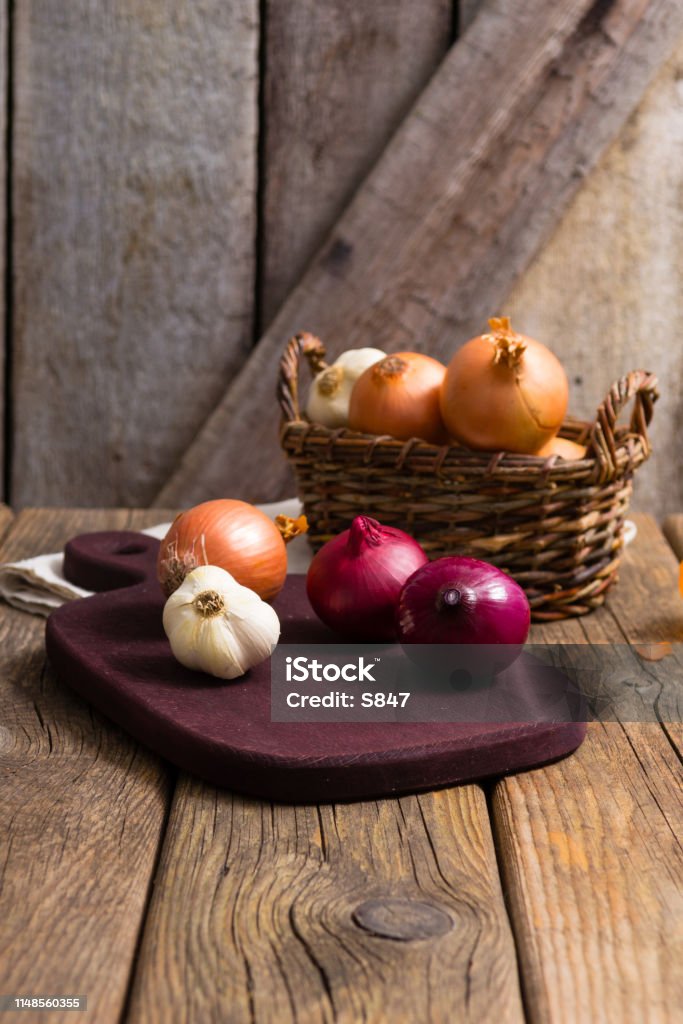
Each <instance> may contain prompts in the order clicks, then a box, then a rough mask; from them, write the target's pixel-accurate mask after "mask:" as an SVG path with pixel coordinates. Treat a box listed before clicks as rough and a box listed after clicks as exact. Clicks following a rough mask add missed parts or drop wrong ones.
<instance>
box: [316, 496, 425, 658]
mask: <svg viewBox="0 0 683 1024" xmlns="http://www.w3.org/2000/svg"><path fill="white" fill-rule="evenodd" d="M426 562H427V556H426V554H425V553H424V551H423V550H422V548H421V547H420V545H419V544H418V543H417V541H416V540H413V538H412V537H410V536H409V535H408V534H407V533H404V532H403V530H397V529H395V528H394V527H392V526H382V525H381V524H380V523H378V522H377V520H375V519H370V517H369V516H357V517H356V518H355V519H354V520H353V522H352V524H351V527H350V529H348V530H344V531H343V533H340V534H339V535H338V536H337V537H333V538H332V540H330V541H328V542H327V544H325V545H324V546H323V547H322V548H321V549H320V551H318V553H317V554H316V555H315V557H314V558H313V561H312V562H311V564H310V566H309V569H308V575H307V577H306V591H307V593H308V599H309V601H310V602H311V606H312V608H313V610H314V611H315V613H316V615H317V616H318V617H319V618H320V619H322V621H323V622H324V623H325V625H327V626H329V627H330V629H333V630H334V631H335V632H336V633H339V634H340V636H343V637H346V638H348V639H351V640H363V641H366V642H368V643H384V642H385V641H387V642H388V641H393V640H396V605H397V603H398V599H399V595H400V593H401V590H402V588H403V585H404V583H405V582H406V580H407V579H408V577H409V576H412V575H413V574H414V573H415V570H416V569H419V568H420V566H422V565H425V563H426Z"/></svg>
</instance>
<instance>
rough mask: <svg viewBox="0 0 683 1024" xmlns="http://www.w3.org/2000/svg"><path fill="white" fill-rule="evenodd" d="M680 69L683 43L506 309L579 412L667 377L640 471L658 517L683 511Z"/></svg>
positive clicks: (642, 488) (640, 484)
mask: <svg viewBox="0 0 683 1024" xmlns="http://www.w3.org/2000/svg"><path fill="white" fill-rule="evenodd" d="M682 66H683V39H681V40H679V42H678V45H677V46H676V48H675V50H674V52H673V55H672V57H671V59H670V60H669V61H668V62H667V63H666V64H665V65H664V66H663V67H662V68H661V70H660V71H659V72H658V73H657V75H656V77H655V79H654V80H653V82H652V84H651V85H650V87H649V88H648V90H647V92H646V94H645V96H644V97H643V100H642V102H641V103H640V105H639V106H638V108H637V110H636V111H635V112H634V114H633V116H632V117H631V118H630V119H629V121H628V123H627V124H626V125H625V126H624V129H623V131H622V132H620V134H619V136H618V137H617V138H616V139H615V141H614V142H613V143H612V145H611V146H610V147H609V149H608V150H607V152H606V153H605V155H604V157H603V158H602V160H601V161H600V163H599V165H598V167H596V169H595V171H594V172H593V173H592V174H591V175H590V176H589V178H588V180H587V181H586V183H585V185H584V187H582V189H581V190H580V192H579V193H578V195H577V196H576V199H575V200H574V202H573V203H572V204H571V206H570V208H569V210H568V211H567V213H566V215H565V217H564V218H563V219H562V222H561V224H560V225H559V226H558V229H557V231H556V232H555V234H554V235H553V237H552V239H551V240H550V242H549V243H548V244H547V245H546V246H544V248H543V250H542V251H541V252H540V253H539V255H538V257H537V259H536V260H535V262H534V263H533V265H532V266H531V267H530V268H529V270H528V272H527V273H525V274H524V275H523V276H522V278H521V279H520V281H519V282H518V283H517V284H516V285H515V288H514V291H513V294H512V295H511V296H510V298H509V300H508V302H507V304H506V309H507V311H509V313H510V315H511V316H512V317H513V322H515V321H516V322H517V323H519V324H521V325H523V326H524V328H526V329H527V330H528V332H529V333H530V334H532V335H535V336H536V337H542V338H547V339H549V341H550V342H551V344H552V345H553V346H554V347H556V349H557V351H558V352H560V353H561V355H562V359H563V362H564V364H565V366H566V368H567V372H568V374H569V379H570V382H571V398H570V409H571V411H572V412H573V413H574V415H576V416H579V417H581V418H590V419H592V418H593V416H594V415H595V410H596V408H597V405H598V403H599V402H601V401H602V399H603V397H604V395H605V394H606V393H607V389H608V388H609V386H610V384H611V383H612V381H613V380H616V379H617V378H618V377H619V376H621V375H622V374H624V373H627V372H628V371H629V370H633V369H635V368H636V367H644V368H646V369H650V370H652V371H654V372H655V373H656V374H657V375H658V377H659V380H660V382H661V385H662V386H661V398H660V400H659V402H658V403H657V409H656V412H655V417H654V420H653V423H652V427H651V429H650V437H651V440H652V444H653V449H654V453H655V458H653V459H651V460H650V461H649V462H648V463H647V465H645V466H643V467H642V469H640V470H639V471H638V475H637V478H636V488H635V494H634V507H636V508H638V509H639V510H640V511H644V512H649V513H650V515H654V516H655V517H656V518H657V519H660V520H661V517H662V516H663V515H665V514H666V513H668V512H671V513H675V512H678V511H680V509H682V508H683V473H681V472H672V467H677V466H678V465H679V464H680V430H679V429H678V428H679V424H680V393H681V386H680V381H681V380H683V346H681V345H671V344H670V342H669V337H668V331H667V328H666V324H667V321H668V319H669V311H670V310H671V309H674V308H675V307H676V306H677V304H678V301H679V296H680V295H681V293H682V292H683V260H682V259H681V258H680V239H681V227H680V196H681V189H682V188H683V159H682V158H681V154H682V153H683V86H682V85H681V67H682Z"/></svg>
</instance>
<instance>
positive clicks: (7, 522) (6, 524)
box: [0, 504, 14, 541]
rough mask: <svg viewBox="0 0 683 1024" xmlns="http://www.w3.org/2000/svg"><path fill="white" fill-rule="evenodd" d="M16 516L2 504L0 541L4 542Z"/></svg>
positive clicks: (0, 509) (0, 510)
mask: <svg viewBox="0 0 683 1024" xmlns="http://www.w3.org/2000/svg"><path fill="white" fill-rule="evenodd" d="M13 518H14V516H13V513H12V509H11V508H8V506H7V505H2V504H0V541H1V540H3V538H4V537H5V535H6V534H7V531H8V530H9V528H10V526H11V525H12V520H13Z"/></svg>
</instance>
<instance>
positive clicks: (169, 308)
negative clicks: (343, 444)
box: [0, 0, 683, 516]
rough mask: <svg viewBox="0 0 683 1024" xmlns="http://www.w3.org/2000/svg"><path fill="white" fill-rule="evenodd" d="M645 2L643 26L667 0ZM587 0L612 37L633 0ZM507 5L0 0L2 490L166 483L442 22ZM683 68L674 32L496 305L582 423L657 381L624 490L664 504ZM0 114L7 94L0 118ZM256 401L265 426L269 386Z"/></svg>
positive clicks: (385, 126) (382, 137) (677, 356)
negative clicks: (626, 385) (627, 378)
mask: <svg viewBox="0 0 683 1024" xmlns="http://www.w3.org/2000/svg"><path fill="white" fill-rule="evenodd" d="M418 6H419V16H418V13H417V7H418ZM636 6H637V5H636ZM643 6H644V5H643ZM647 6H648V7H649V9H650V10H651V11H653V12H654V17H655V19H656V17H657V10H658V9H659V10H660V11H665V10H666V3H661V4H658V3H655V2H652V3H650V4H649V5H647ZM598 7H599V8H600V12H602V13H603V14H604V11H607V15H608V25H607V31H608V32H613V33H614V39H613V41H614V42H617V43H621V44H623V46H624V47H625V48H626V50H628V46H629V45H630V42H631V38H630V36H629V37H628V38H625V39H621V38H620V37H619V33H618V26H619V23H620V22H619V19H620V18H621V19H622V23H623V24H626V23H627V19H628V18H629V17H630V14H629V11H630V10H631V9H632V8H633V5H632V4H631V5H629V4H628V3H626V2H625V0H615V3H613V4H609V5H604V4H602V5H598ZM505 9H507V10H509V7H508V8H506V5H505V4H501V3H499V2H498V0H460V2H459V3H458V2H457V0H456V2H454V3H451V0H422V2H421V3H420V4H419V5H415V4H412V3H409V2H408V0H379V2H378V3H376V4H373V5H370V7H369V6H368V5H367V4H366V3H364V2H363V0H344V2H342V0H325V2H324V3H313V2H312V0H265V2H259V0H244V2H239V0H228V2H219V0H194V2H190V0H170V2H169V3H166V4H145V5H140V4H136V3H133V2H130V0H126V2H124V3H121V4H117V5H116V10H115V11H114V10H113V9H110V8H108V7H107V6H106V5H104V6H103V5H92V4H89V3H87V2H86V0H73V2H71V3H69V4H68V5H57V6H55V5H54V4H49V3H47V2H46V0H22V2H21V3H18V4H14V5H9V4H8V3H4V4H2V3H0V53H2V55H3V57H4V55H5V54H8V55H9V59H10V65H9V75H7V74H0V81H1V82H2V83H3V85H2V87H0V88H4V85H5V83H6V81H7V80H9V84H10V100H11V102H10V103H9V112H10V119H9V133H8V146H7V147H6V148H5V151H4V152H3V159H4V158H5V157H6V156H7V154H8V155H9V160H8V172H9V173H8V186H9V187H8V188H5V189H4V192H5V197H6V200H8V201H9V203H10V208H11V211H12V223H11V225H8V229H7V230H5V228H4V226H3V218H4V210H5V206H6V203H2V204H0V238H3V239H4V238H7V240H8V245H6V246H3V256H4V252H5V251H7V252H8V253H9V265H8V267H7V268H6V270H7V279H8V280H10V281H11V291H10V295H9V297H8V304H9V313H8V318H7V322H8V328H9V330H8V331H7V332H6V335H5V344H4V351H3V355H4V356H5V360H2V362H4V361H6V363H7V366H8V372H9V380H8V382H7V386H6V387H4V386H3V385H2V383H1V382H0V399H5V400H4V401H3V402H2V404H3V405H4V409H3V411H2V415H0V433H1V432H2V428H3V426H4V425H5V423H6V424H7V426H8V437H7V439H6V442H7V443H6V451H5V459H4V466H5V474H4V475H5V480H6V484H7V486H6V488H5V493H4V497H5V500H8V501H10V502H11V503H12V504H13V505H14V506H16V507H20V506H23V505H26V504H59V505H83V506H86V505H135V504H137V505H144V504H148V503H150V502H151V501H152V500H153V499H154V498H155V496H157V495H159V494H160V493H163V491H164V485H165V484H166V483H167V481H168V480H169V478H171V476H172V474H173V471H174V469H175V467H176V466H177V465H178V462H179V460H180V458H181V456H182V454H183V452H185V451H186V449H187V448H188V446H189V445H190V442H191V441H192V439H193V437H194V436H195V435H196V433H197V431H198V430H199V429H200V428H201V427H202V424H204V423H205V421H206V420H207V417H209V414H210V413H211V411H212V409H213V408H214V407H215V406H216V404H217V403H218V401H219V400H220V398H221V396H222V395H223V394H225V392H226V390H227V388H228V385H229V384H230V382H231V381H233V380H234V379H235V375H236V374H237V373H238V371H239V370H240V368H241V367H242V366H243V365H244V363H245V361H246V359H247V358H248V356H249V355H250V353H251V351H252V346H253V344H254V342H255V341H256V339H257V338H258V336H259V335H260V333H261V332H262V329H264V328H266V327H267V326H268V325H269V323H270V322H271V321H272V320H273V318H274V317H275V315H276V314H277V312H278V309H279V308H280V306H281V304H282V302H283V301H284V300H285V298H286V297H287V295H288V294H290V293H291V291H292V289H293V288H294V287H295V286H296V284H297V283H298V281H299V280H300V278H301V275H302V273H303V272H304V270H305V267H306V265H307V264H308V263H309V261H310V259H311V258H312V257H313V255H314V253H315V252H316V250H317V249H318V248H319V246H320V242H321V239H324V238H325V237H326V236H327V233H328V232H329V230H330V229H331V227H332V226H333V224H334V223H335V221H336V219H337V217H338V215H339V213H340V211H341V210H342V209H343V208H344V206H345V205H346V203H347V201H348V200H349V199H350V197H351V196H352V195H353V194H354V191H355V190H356V189H357V187H358V186H359V184H360V183H361V181H362V180H363V179H364V178H365V176H366V175H367V173H368V171H369V170H370V169H371V168H372V166H373V164H374V163H375V162H376V161H377V159H378V158H379V157H380V154H381V152H382V150H383V148H384V146H385V144H386V142H387V141H388V140H389V138H390V137H391V135H392V133H393V132H394V130H395V128H396V126H397V125H398V123H399V122H400V121H401V119H402V117H403V116H404V115H405V114H406V112H407V111H408V110H409V108H410V107H411V105H412V103H413V101H414V100H415V99H416V98H417V96H418V95H419V94H420V92H421V91H422V89H423V88H424V87H425V85H426V84H427V82H428V81H429V79H430V78H431V76H432V75H433V74H434V72H435V71H436V70H437V67H438V65H439V63H440V61H441V59H442V57H443V56H444V54H445V53H446V51H447V49H448V47H449V46H450V44H451V43H452V42H453V39H454V36H455V34H456V33H457V32H458V31H459V32H460V33H462V32H463V31H464V30H465V29H466V28H467V26H468V25H469V24H470V22H471V21H472V19H475V20H476V14H477V11H479V10H488V11H489V12H490V11H493V16H494V17H498V18H502V14H501V12H503V14H504V13H505ZM633 9H635V8H633ZM8 10H10V11H11V12H12V14H11V18H10V31H9V38H8V39H7V38H6V35H7V33H6V22H7V11H8ZM596 10H597V8H596ZM598 13H599V12H598ZM593 14H595V12H594V11H593V8H591V15H593ZM505 16H507V15H505ZM601 16H602V15H601ZM610 19H611V20H610ZM625 19H626V20H625ZM656 24H657V23H656V20H655V21H653V25H654V26H655V27H654V28H651V29H648V31H649V32H650V35H651V36H652V37H653V38H654V35H655V34H656ZM615 26H616V28H615ZM675 35H676V33H675V32H673V34H672V40H671V48H672V49H674V47H675V43H676V38H675ZM682 82H683V44H681V45H679V46H678V48H677V49H674V52H673V55H672V56H671V59H670V60H669V61H668V63H666V65H665V66H663V67H662V68H661V69H660V71H659V73H658V74H657V76H656V78H655V80H654V81H653V83H652V84H651V85H650V87H649V89H648V91H647V93H646V94H645V96H644V98H643V99H642V100H641V101H640V103H639V104H638V106H637V110H636V111H635V113H634V114H633V115H632V116H631V118H630V120H629V121H628V123H627V124H626V126H625V128H624V129H623V130H622V131H621V133H620V135H619V137H618V139H617V140H616V141H615V142H614V143H613V144H612V145H611V146H610V147H609V149H608V151H607V152H606V153H605V155H604V156H603V158H602V159H601V161H600V162H599V164H598V166H597V167H596V168H595V169H594V170H593V171H592V172H591V173H590V174H588V176H587V178H586V180H585V182H584V183H583V185H582V187H581V189H580V190H579V192H578V194H577V196H576V197H575V199H574V200H573V201H572V203H571V205H570V207H569V209H568V210H567V212H566V214H565V215H564V217H563V218H562V220H561V222H560V223H559V225H558V226H557V228H556V230H555V232H554V234H553V236H552V237H551V238H550V240H549V241H548V242H547V244H546V245H545V246H544V248H543V250H542V251H541V252H540V253H539V254H538V255H537V256H536V258H535V260H534V262H533V263H532V265H531V266H530V267H529V268H528V270H526V271H525V272H524V273H523V274H522V276H521V277H520V278H519V280H517V281H516V283H515V284H514V287H513V288H512V292H511V294H510V295H509V299H508V301H507V302H506V303H505V305H506V311H509V312H511V313H512V314H513V316H514V317H515V320H516V322H517V324H518V325H519V327H520V329H524V330H526V331H528V333H531V334H535V335H536V336H538V337H540V338H542V339H543V340H546V341H547V342H548V343H549V344H550V345H551V347H553V348H555V349H556V350H557V351H558V352H560V353H561V355H562V358H563V359H564V361H565V362H566V364H567V367H568V370H569V373H570V379H571V381H572V407H573V411H574V412H575V413H577V414H578V415H585V416H590V415H592V413H593V412H594V409H595V406H596V405H597V402H598V401H599V400H600V398H601V397H602V395H603V393H604V392H605V390H606V389H607V387H608V385H609V384H610V383H611V381H612V379H613V378H614V377H616V376H617V375H618V374H619V373H621V372H623V371H625V370H627V369H631V368H634V367H635V366H639V365H640V366H645V367H646V368H648V369H652V370H654V371H655V372H658V373H659V375H660V377H661V380H662V385H663V387H662V392H663V397H662V400H661V402H660V403H659V406H658V407H657V410H656V415H655V423H654V427H653V439H654V443H655V450H656V458H655V459H654V460H652V462H651V463H650V464H649V465H648V466H647V467H646V468H645V469H644V470H643V471H641V473H640V474H639V477H640V479H639V481H638V487H637V491H636V505H637V506H638V507H639V508H641V509H646V510H649V511H651V512H653V513H655V514H656V515H658V516H661V515H663V514H664V513H665V512H667V511H676V510H677V509H679V508H680V507H681V506H682V504H683V474H682V473H680V471H676V470H677V469H678V467H679V466H680V456H679V452H680V443H679V440H678V439H679V437H680V430H679V428H680V426H681V424H683V407H682V405H681V397H680V396H681V394H682V393H683V346H681V345H680V343H678V341H677V339H676V335H675V333H672V327H671V320H672V318H673V310H675V309H676V307H677V300H678V296H679V295H680V294H681V291H682V290H683V258H682V256H683V210H682V208H681V204H680V202H679V195H680V190H681V187H682V186H683V88H682V85H681V83H682ZM467 84H468V83H467V82H466V81H465V82H463V85H462V92H460V91H459V90H454V91H453V92H452V94H451V100H450V102H449V104H448V105H447V109H446V108H445V114H444V116H446V114H447V113H448V110H451V109H452V110H453V111H457V109H458V100H459V99H462V98H463V97H465V96H466V90H467ZM602 99H603V100H604V97H603V98H602ZM597 100H598V104H599V103H600V102H602V100H601V98H600V96H599V95H598V98H597ZM7 109H8V102H7V98H6V97H5V96H4V95H2V96H0V110H1V113H0V122H1V123H0V130H2V128H3V127H4V118H5V114H6V111H7ZM604 116H605V117H606V118H608V117H609V113H608V112H607V108H606V112H605V115H604ZM532 127H533V126H532ZM0 173H2V171H1V170H0ZM5 177H6V176H5V175H4V173H3V180H4V179H5ZM10 227H11V230H9V228H10ZM8 232H9V233H8ZM4 280H5V274H4V273H2V272H0V315H2V309H3V301H2V291H3V285H4ZM491 312H493V310H492V311H491ZM456 319H457V318H456ZM0 322H4V315H3V320H2V321H0ZM301 326H311V327H315V325H314V324H310V325H309V324H306V325H301ZM339 334H340V336H343V325H342V326H341V328H340V329H339ZM427 334H429V330H428V331H427ZM284 340H285V339H284V338H283V339H282V342H283V343H284ZM457 340H464V339H459V338H458V339H457ZM455 343H456V342H455V341H454V346H455ZM269 401H270V400H269ZM257 405H258V410H259V414H260V415H261V416H265V417H268V416H271V415H272V418H273V429H275V421H276V418H277V412H276V409H275V403H274V400H273V402H272V406H271V405H269V406H267V407H264V402H263V399H262V398H260V397H259V399H258V403H257ZM271 410H272V411H271ZM234 416H235V417H236V418H237V419H239V418H240V417H241V416H242V411H241V410H238V409H235V410H234ZM194 457H195V458H196V459H197V460H201V452H200V453H199V454H197V455H195V456H194ZM263 472H264V473H267V472H268V469H267V467H265V468H264V470H263ZM276 475H277V473H276ZM166 496H167V497H169V495H168V492H166ZM254 496H256V495H254Z"/></svg>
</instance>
